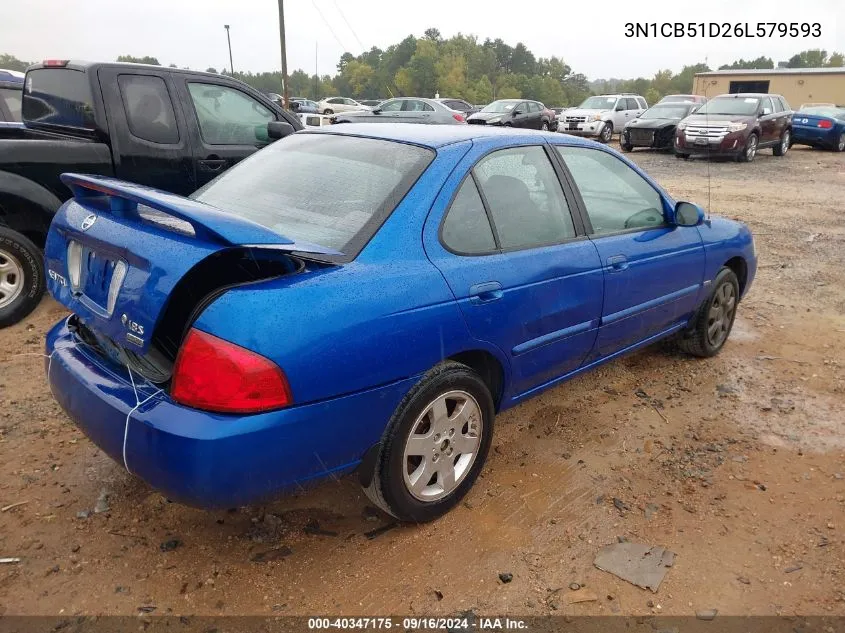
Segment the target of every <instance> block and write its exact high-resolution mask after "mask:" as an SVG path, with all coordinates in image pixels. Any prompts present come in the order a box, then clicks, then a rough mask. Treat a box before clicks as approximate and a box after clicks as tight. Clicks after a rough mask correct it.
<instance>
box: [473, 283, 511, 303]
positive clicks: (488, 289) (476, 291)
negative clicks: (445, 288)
mask: <svg viewBox="0 0 845 633" xmlns="http://www.w3.org/2000/svg"><path fill="white" fill-rule="evenodd" d="M504 294H505V293H504V292H503V291H502V284H500V283H499V282H498V281H488V282H485V283H483V284H473V285H472V286H470V287H469V301H470V303H473V304H475V305H479V304H482V303H490V302H491V301H496V300H497V299H501V298H502V296H504Z"/></svg>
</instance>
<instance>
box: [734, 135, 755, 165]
mask: <svg viewBox="0 0 845 633" xmlns="http://www.w3.org/2000/svg"><path fill="white" fill-rule="evenodd" d="M757 142H758V141H757V133H756V132H752V133H751V135H750V136H749V137H748V140H747V141H746V142H745V148H744V149H743V150H742V152H740V154H739V156H737V159H738V160H739V162H741V163H750V162H751V161H753V160H754V157H755V156H757Z"/></svg>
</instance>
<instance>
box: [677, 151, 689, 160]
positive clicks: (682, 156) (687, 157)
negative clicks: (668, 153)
mask: <svg viewBox="0 0 845 633" xmlns="http://www.w3.org/2000/svg"><path fill="white" fill-rule="evenodd" d="M675 158H682V159H684V160H689V154H681V153H680V152H675Z"/></svg>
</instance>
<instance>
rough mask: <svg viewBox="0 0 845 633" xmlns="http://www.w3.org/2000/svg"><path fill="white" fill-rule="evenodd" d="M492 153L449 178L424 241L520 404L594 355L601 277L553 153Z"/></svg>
mask: <svg viewBox="0 0 845 633" xmlns="http://www.w3.org/2000/svg"><path fill="white" fill-rule="evenodd" d="M533 142H534V143H536V140H534V141H533ZM492 145H493V143H491V142H490V141H489V140H482V141H481V142H479V143H476V144H475V145H474V146H473V148H472V149H471V150H470V152H469V153H468V154H467V156H466V157H464V159H463V160H462V162H461V164H459V166H458V167H457V168H456V169H455V170H454V172H453V173H452V175H451V176H450V177H449V179H448V180H447V182H446V184H445V186H444V187H443V189H442V191H441V193H440V195H439V197H438V199H437V200H436V201H435V204H434V206H433V208H432V212H431V214H430V216H429V221H428V223H427V224H426V227H425V231H424V242H425V247H426V252H427V253H428V256H429V258H430V259H431V261H432V262H433V263H434V264H435V265H436V266H437V267H438V268H439V269H440V271H441V272H442V274H443V276H444V278H445V279H446V281H447V283H448V284H449V286H450V288H451V289H452V292H453V293H454V295H455V298H456V299H457V301H458V304H459V306H460V308H461V311H462V313H463V315H464V318H465V319H466V322H467V325H468V327H469V330H470V332H471V334H472V336H473V337H475V338H476V339H478V340H479V341H484V342H485V343H487V344H489V345H493V346H495V347H497V348H498V349H499V350H500V351H501V354H502V355H503V356H504V357H505V358H507V359H508V360H509V361H510V365H511V370H512V372H511V373H512V376H513V381H512V382H513V385H514V386H513V390H514V391H513V393H511V394H508V395H510V396H514V397H517V398H519V397H520V396H521V395H526V394H527V393H529V392H530V391H531V390H532V389H535V388H537V387H539V386H541V385H544V384H546V383H548V382H549V381H551V380H554V379H555V378H556V377H558V376H561V375H563V374H566V373H568V372H570V371H573V370H574V369H577V368H578V367H579V366H580V365H581V363H582V361H583V360H584V358H586V357H587V355H588V354H589V352H590V350H591V349H592V347H593V343H594V341H595V338H596V331H597V327H598V320H599V316H600V313H601V301H602V272H601V265H600V262H599V259H598V255H597V252H596V249H595V247H594V246H593V245H592V244H591V243H590V241H589V240H587V239H586V238H585V237H584V235H583V232H582V230H581V228H580V225H579V224H578V218H577V216H574V215H573V213H572V210H574V206H575V201H574V199H573V197H572V195H571V192H569V193H567V191H568V190H567V189H564V188H562V186H561V181H560V179H559V174H560V172H559V170H558V169H557V168H556V166H555V164H554V163H553V162H552V161H551V160H550V158H549V152H548V149H547V147H546V146H544V145H537V144H533V145H532V144H528V139H526V143H525V144H523V145H520V146H515V147H509V148H506V149H494V150H493V151H491V149H493V147H492Z"/></svg>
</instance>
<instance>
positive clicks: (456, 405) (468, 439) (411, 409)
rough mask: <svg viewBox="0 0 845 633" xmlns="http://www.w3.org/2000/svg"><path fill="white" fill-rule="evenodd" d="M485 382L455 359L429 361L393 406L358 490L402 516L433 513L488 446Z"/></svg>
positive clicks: (472, 476) (444, 508) (452, 498)
mask: <svg viewBox="0 0 845 633" xmlns="http://www.w3.org/2000/svg"><path fill="white" fill-rule="evenodd" d="M494 417H495V408H494V406H493V398H492V396H491V395H490V390H489V389H488V388H487V385H485V383H484V381H483V380H482V379H481V377H480V376H479V375H478V374H476V373H475V372H474V371H473V370H472V369H470V368H469V367H467V366H466V365H463V364H461V363H456V362H451V361H450V362H445V363H442V364H440V365H437V366H436V367H434V368H433V369H432V370H431V371H429V372H428V373H427V374H426V375H425V376H424V377H423V379H422V380H420V382H419V383H418V384H417V385H416V386H415V387H414V388H413V389H411V391H410V392H409V393H408V395H406V396H405V398H404V399H403V400H402V402H401V403H400V404H399V407H398V408H397V409H396V412H395V413H394V414H393V417H392V419H391V420H390V423H389V424H388V426H387V429H386V430H385V432H384V436H383V437H382V440H381V449H380V450H379V453H378V457H377V458H376V463H375V468H374V473H373V476H372V479H371V480H370V483H369V485H368V486H367V487H366V488H364V492H365V493H366V494H367V496H368V497H369V498H370V500H371V501H372V502H373V503H374V504H376V505H377V506H378V507H380V508H381V509H382V510H384V511H385V512H387V513H388V514H390V515H392V516H394V517H396V518H397V519H399V520H400V521H410V522H414V523H422V522H425V521H432V520H434V519H436V518H437V517H439V516H441V515H443V514H445V513H446V512H448V511H449V510H450V509H451V508H452V507H454V506H455V505H456V504H457V503H458V502H459V501H460V500H461V499H462V498H463V496H464V495H465V494H466V493H467V491H469V489H470V488H471V487H472V485H473V483H475V480H476V478H477V477H478V474H479V473H480V472H481V468H482V467H483V466H484V460H485V459H486V458H487V453H488V451H489V450H490V443H491V440H492V437H493V419H494Z"/></svg>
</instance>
